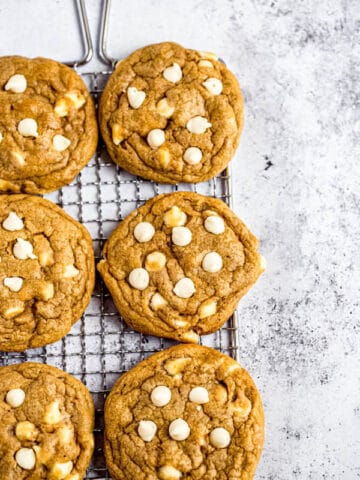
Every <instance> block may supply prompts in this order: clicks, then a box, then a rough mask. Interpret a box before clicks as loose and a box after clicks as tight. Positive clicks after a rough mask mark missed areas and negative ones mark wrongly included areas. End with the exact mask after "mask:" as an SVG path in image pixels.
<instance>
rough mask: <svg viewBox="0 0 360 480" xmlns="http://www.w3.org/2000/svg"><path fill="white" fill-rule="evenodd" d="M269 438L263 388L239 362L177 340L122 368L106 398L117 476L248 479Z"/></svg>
mask: <svg viewBox="0 0 360 480" xmlns="http://www.w3.org/2000/svg"><path fill="white" fill-rule="evenodd" d="M263 438H264V418H263V410H262V405H261V399H260V395H259V392H258V391H257V389H256V386H255V385H254V382H253V380H252V379H251V377H250V375H249V374H248V373H247V372H246V370H244V369H243V368H242V367H241V366H240V365H239V364H238V363H237V362H235V361H234V360H232V359H231V358H230V357H228V356H227V355H224V354H222V353H220V352H218V351H216V350H213V349H211V348H207V347H202V346H199V345H178V346H175V347H172V348H169V349H167V350H164V351H162V352H160V353H157V354H155V355H152V356H151V357H149V358H148V359H147V360H144V361H143V362H141V363H139V364H138V365H137V366H136V367H135V368H133V369H132V370H130V371H129V372H127V373H125V374H124V375H123V376H122V377H120V379H119V380H118V381H117V383H116V384H115V386H114V387H113V389H112V391H111V393H110V395H109V397H108V398H107V400H106V404H105V448H104V450H105V457H106V462H107V466H108V468H109V470H110V473H111V475H112V478H113V479H114V480H133V479H136V480H148V479H154V480H155V479H160V480H180V479H181V478H184V479H185V478H186V479H194V480H195V479H206V480H228V479H237V480H251V479H252V478H253V476H254V473H255V469H256V465H257V463H258V461H259V458H260V454H261V450H262V445H263Z"/></svg>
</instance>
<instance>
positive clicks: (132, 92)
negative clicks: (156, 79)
mask: <svg viewBox="0 0 360 480" xmlns="http://www.w3.org/2000/svg"><path fill="white" fill-rule="evenodd" d="M127 97H128V101H129V104H130V107H132V108H135V109H137V108H140V107H141V105H142V104H143V102H144V100H145V97H146V93H145V92H143V91H142V90H138V89H137V88H136V87H129V88H128V89H127Z"/></svg>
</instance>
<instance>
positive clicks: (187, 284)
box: [173, 277, 196, 298]
mask: <svg viewBox="0 0 360 480" xmlns="http://www.w3.org/2000/svg"><path fill="white" fill-rule="evenodd" d="M173 291H174V293H175V295H176V296H178V297H180V298H190V297H192V296H193V295H194V293H195V291H196V289H195V285H194V282H193V281H192V280H191V278H188V277H185V278H182V279H181V280H179V281H178V282H177V283H176V285H175V287H174V289H173Z"/></svg>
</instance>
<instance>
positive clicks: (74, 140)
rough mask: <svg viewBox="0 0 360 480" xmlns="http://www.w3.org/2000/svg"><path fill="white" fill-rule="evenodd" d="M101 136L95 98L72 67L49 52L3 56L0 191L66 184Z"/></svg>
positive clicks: (28, 190) (38, 190)
mask: <svg viewBox="0 0 360 480" xmlns="http://www.w3.org/2000/svg"><path fill="white" fill-rule="evenodd" d="M97 138H98V132H97V124H96V114H95V108H94V104H93V101H92V99H91V97H90V94H89V91H88V90H87V88H86V86H85V84H84V82H83V81H82V80H81V78H80V77H79V75H78V74H77V73H76V72H74V70H72V69H71V68H69V67H67V66H66V65H63V64H61V63H58V62H55V61H54V60H48V59H45V58H35V59H28V58H24V57H0V192H26V193H44V192H50V191H52V190H56V189H57V188H60V187H62V186H63V185H67V184H68V183H70V182H71V181H72V180H73V179H74V178H75V177H76V175H77V174H78V173H79V172H80V170H81V169H82V168H83V167H84V166H85V165H86V164H87V163H88V161H89V160H90V158H91V157H92V156H93V154H94V152H95V149H96V145H97Z"/></svg>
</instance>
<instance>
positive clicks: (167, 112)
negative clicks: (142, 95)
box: [156, 98, 175, 118]
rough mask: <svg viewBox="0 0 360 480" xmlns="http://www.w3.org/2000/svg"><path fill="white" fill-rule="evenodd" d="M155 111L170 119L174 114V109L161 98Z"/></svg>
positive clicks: (166, 100)
mask: <svg viewBox="0 0 360 480" xmlns="http://www.w3.org/2000/svg"><path fill="white" fill-rule="evenodd" d="M156 110H157V111H158V113H159V114H160V115H161V116H162V117H165V118H170V117H171V115H172V114H173V113H174V112H175V108H174V107H172V106H171V105H170V104H169V101H168V99H167V98H162V99H161V100H159V101H158V103H157V104H156Z"/></svg>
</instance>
